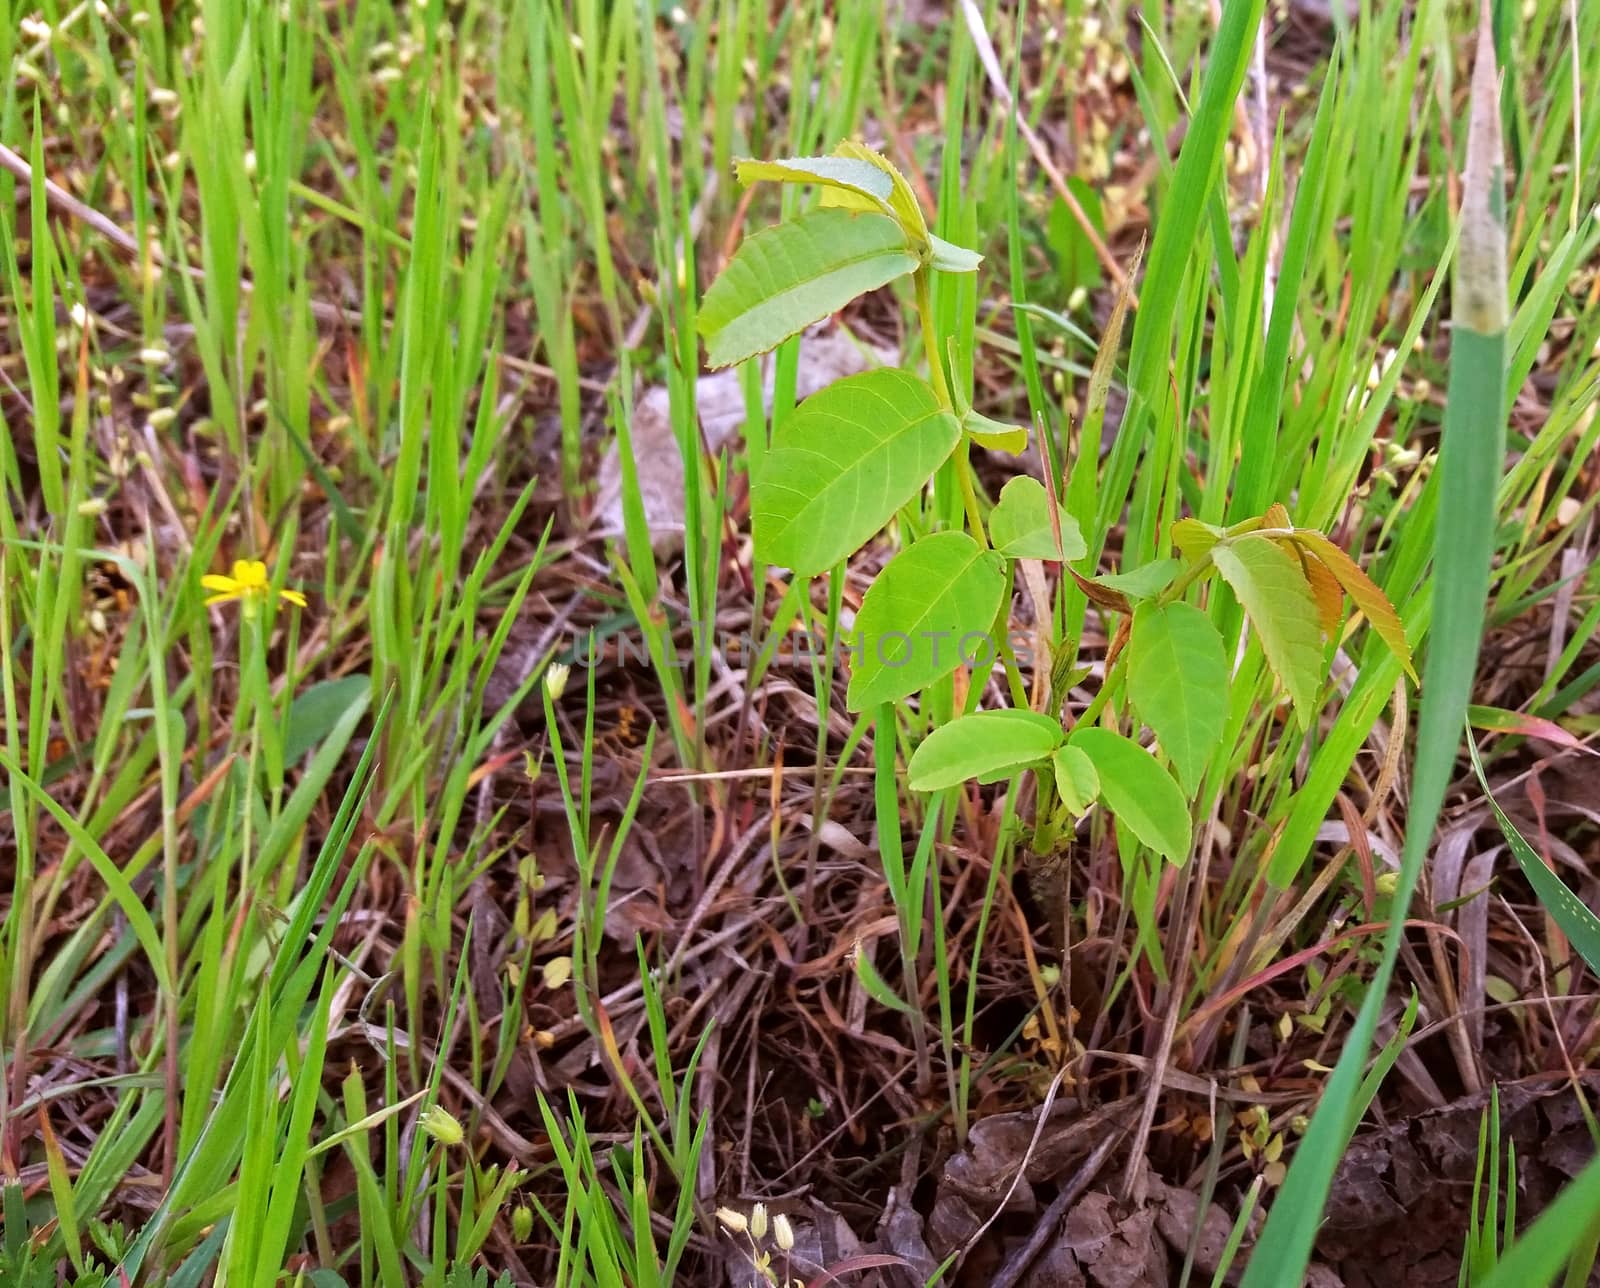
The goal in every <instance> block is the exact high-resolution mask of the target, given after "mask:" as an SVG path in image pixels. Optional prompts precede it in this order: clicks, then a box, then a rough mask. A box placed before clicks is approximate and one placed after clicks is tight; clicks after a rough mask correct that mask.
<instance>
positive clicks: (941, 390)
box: [912, 264, 989, 550]
mask: <svg viewBox="0 0 1600 1288" xmlns="http://www.w3.org/2000/svg"><path fill="white" fill-rule="evenodd" d="M930 271H931V270H930V269H929V268H928V266H927V265H926V264H924V265H923V266H922V267H921V268H919V269H918V270H917V271H916V273H914V274H913V275H912V280H913V282H914V283H915V285H916V291H917V320H918V322H919V323H920V324H921V326H922V347H923V348H924V349H926V350H927V353H928V374H929V376H930V377H931V378H932V380H933V392H934V394H935V396H936V397H937V398H938V399H939V403H940V405H941V406H942V407H944V409H945V410H946V411H948V412H950V413H951V414H952V415H953V414H954V413H955V409H956V406H955V401H954V399H952V398H951V396H950V379H949V377H948V376H947V375H946V374H945V369H944V359H943V358H942V357H941V356H940V353H939V336H938V333H937V332H936V331H935V329H934V325H933V298H932V292H931V291H930V290H929V273H930ZM969 452H970V449H969V448H968V446H967V443H966V439H965V435H963V438H962V442H961V444H960V445H959V446H958V447H957V448H956V456H955V464H956V478H957V480H959V482H960V484H961V502H962V504H963V505H964V506H965V507H966V511H967V526H968V527H969V528H971V529H972V535H973V536H974V537H975V538H976V539H977V542H978V544H979V545H980V546H982V547H983V548H984V549H985V550H987V549H988V548H989V534H988V533H987V532H985V531H984V527H983V511H982V510H981V509H980V508H979V506H978V490H977V488H976V487H974V486H973V482H972V458H971V456H970V455H969Z"/></svg>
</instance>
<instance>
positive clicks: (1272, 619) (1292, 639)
mask: <svg viewBox="0 0 1600 1288" xmlns="http://www.w3.org/2000/svg"><path fill="white" fill-rule="evenodd" d="M1211 562H1212V563H1214V564H1215V565H1216V568H1217V571H1218V572H1220V573H1221V574H1222V577H1223V580H1224V581H1226V582H1227V583H1228V585H1229V586H1231V587H1232V588H1233V593H1234V594H1235V595H1236V596H1238V599H1239V602H1240V603H1241V604H1242V605H1243V606H1244V611H1245V612H1246V613H1247V614H1248V615H1249V617H1250V625H1251V626H1253V627H1254V628H1255V632H1256V635H1257V636H1259V637H1260V640H1261V649H1262V651H1263V652H1264V653H1265V654H1266V655H1267V663H1268V665H1270V666H1271V667H1272V669H1273V671H1274V672H1275V673H1276V674H1277V676H1278V679H1279V681H1280V682H1281V683H1282V684H1283V687H1284V688H1285V689H1287V690H1288V691H1289V697H1290V698H1291V699H1293V701H1294V709H1295V714H1296V715H1298V716H1299V717H1300V722H1301V724H1303V725H1307V726H1309V725H1310V724H1311V722H1312V721H1313V720H1315V719H1316V715H1317V690H1318V689H1319V688H1320V687H1321V684H1322V634H1321V628H1320V627H1319V625H1318V617H1317V601H1316V597H1315V596H1314V595H1313V594H1312V593H1311V586H1310V584H1309V583H1308V582H1307V581H1306V577H1305V574H1304V573H1303V572H1301V571H1300V565H1299V563H1298V562H1296V561H1295V559H1293V558H1292V557H1291V556H1290V555H1289V554H1288V553H1287V552H1285V551H1284V550H1282V549H1280V548H1279V547H1278V546H1277V545H1276V544H1274V543H1273V542H1272V541H1271V540H1270V539H1269V538H1267V537H1258V536H1254V535H1252V536H1246V537H1238V538H1236V539H1235V540H1232V541H1228V542H1222V543H1219V544H1218V545H1217V546H1215V547H1214V548H1213V549H1212V551H1211Z"/></svg>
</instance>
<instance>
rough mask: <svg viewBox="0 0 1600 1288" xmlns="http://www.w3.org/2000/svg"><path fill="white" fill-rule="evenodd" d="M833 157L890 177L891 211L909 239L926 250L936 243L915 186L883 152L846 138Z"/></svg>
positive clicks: (856, 140)
mask: <svg viewBox="0 0 1600 1288" xmlns="http://www.w3.org/2000/svg"><path fill="white" fill-rule="evenodd" d="M833 155H834V156H836V157H850V158H852V159H854V160H858V161H865V162H866V163H867V164H868V165H871V166H875V167H877V169H879V170H881V171H882V172H883V173H884V174H885V175H887V176H888V178H889V183H890V187H891V191H890V194H889V206H890V209H892V210H893V211H894V214H895V217H896V218H897V219H899V221H900V226H901V227H902V228H904V229H905V231H906V236H908V237H910V238H911V240H912V241H913V242H914V243H915V244H916V245H917V246H918V247H919V248H923V249H924V250H926V248H927V247H928V246H929V244H930V243H931V241H932V237H931V236H930V235H929V233H928V221H927V218H926V217H925V216H924V215H923V213H922V207H921V206H920V205H918V204H917V196H916V194H915V193H914V192H912V191H911V185H910V184H909V183H908V182H907V181H906V177H905V175H903V174H901V173H900V171H899V169H898V168H896V166H895V164H894V163H893V162H892V161H890V160H889V158H888V157H886V156H884V155H883V154H882V153H881V152H874V151H873V150H872V149H871V148H869V147H868V146H867V145H866V144H865V143H862V142H861V141H860V140H858V139H846V140H845V141H844V142H843V143H841V144H840V145H839V146H838V147H836V148H835V149H834V150H833Z"/></svg>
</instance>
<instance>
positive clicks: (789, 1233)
mask: <svg viewBox="0 0 1600 1288" xmlns="http://www.w3.org/2000/svg"><path fill="white" fill-rule="evenodd" d="M772 1237H773V1240H774V1241H775V1242H776V1243H777V1245H778V1250H779V1251H780V1252H789V1251H791V1250H792V1249H793V1248H794V1227H793V1226H792V1225H790V1224H789V1218H788V1217H786V1216H784V1214H783V1213H782V1212H779V1213H778V1214H777V1215H776V1216H775V1217H773V1218H772Z"/></svg>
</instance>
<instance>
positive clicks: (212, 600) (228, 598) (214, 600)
mask: <svg viewBox="0 0 1600 1288" xmlns="http://www.w3.org/2000/svg"><path fill="white" fill-rule="evenodd" d="M238 598H239V596H238V595H236V594H234V592H233V591H231V590H230V591H228V592H227V593H226V594H222V595H207V596H206V604H205V606H206V607H207V608H210V607H211V606H212V605H213V604H231V603H233V601H234V600H236V599H238Z"/></svg>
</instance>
